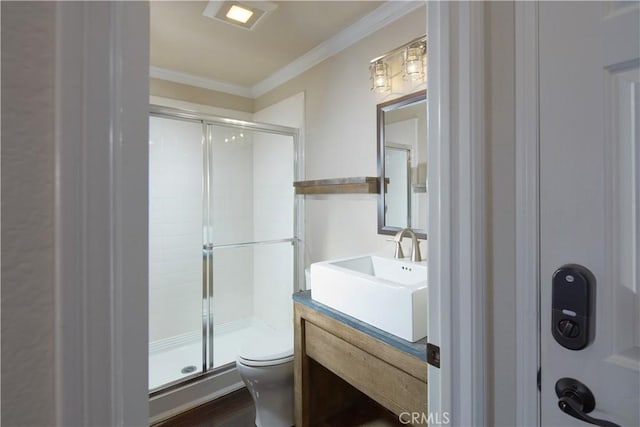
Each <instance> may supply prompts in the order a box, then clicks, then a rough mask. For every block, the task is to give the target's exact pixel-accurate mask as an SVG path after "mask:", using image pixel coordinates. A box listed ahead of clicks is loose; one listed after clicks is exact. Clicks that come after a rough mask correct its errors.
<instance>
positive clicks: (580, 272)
mask: <svg viewBox="0 0 640 427" xmlns="http://www.w3.org/2000/svg"><path fill="white" fill-rule="evenodd" d="M595 284H596V280H595V277H594V275H593V274H592V273H591V272H590V271H589V270H588V269H587V268H586V267H583V266H581V265H575V264H568V265H564V266H562V267H560V268H559V269H558V270H556V272H555V273H553V279H552V287H553V288H552V296H551V333H552V335H553V337H554V338H555V340H556V341H557V342H558V343H559V344H560V345H561V346H563V347H565V348H568V349H570V350H581V349H583V348H585V347H586V346H587V345H588V344H589V342H590V340H591V338H592V336H593V321H594V319H593V299H594V293H595Z"/></svg>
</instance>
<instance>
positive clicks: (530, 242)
mask: <svg viewBox="0 0 640 427" xmlns="http://www.w3.org/2000/svg"><path fill="white" fill-rule="evenodd" d="M538 24H539V21H538V3H537V2H516V3H515V35H516V40H515V43H516V44H515V68H516V79H515V93H516V99H515V104H516V156H515V162H516V167H515V174H516V275H515V277H516V278H517V280H516V307H517V308H518V310H517V311H518V315H517V316H516V319H515V320H516V337H517V338H516V339H517V342H516V424H517V425H529V426H539V425H540V392H539V391H538V370H539V369H540V277H539V275H540V190H539V183H540V139H539V126H540V123H539V116H540V115H539V97H540V95H539V81H538V64H539V51H538Z"/></svg>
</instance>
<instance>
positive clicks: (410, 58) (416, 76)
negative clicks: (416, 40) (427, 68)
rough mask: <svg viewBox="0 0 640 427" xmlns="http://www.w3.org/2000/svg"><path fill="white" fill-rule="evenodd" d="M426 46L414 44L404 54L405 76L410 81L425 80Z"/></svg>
mask: <svg viewBox="0 0 640 427" xmlns="http://www.w3.org/2000/svg"><path fill="white" fill-rule="evenodd" d="M424 50H425V46H424V44H422V43H420V44H414V45H411V46H409V47H407V48H406V49H405V52H404V76H405V78H406V79H409V80H414V81H415V80H424Z"/></svg>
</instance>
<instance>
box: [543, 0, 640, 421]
mask: <svg viewBox="0 0 640 427" xmlns="http://www.w3.org/2000/svg"><path fill="white" fill-rule="evenodd" d="M639 22H640V21H639V4H638V2H622V1H617V2H608V3H604V4H603V3H595V2H593V3H592V2H585V3H575V2H562V3H560V2H544V3H540V4H539V49H540V50H539V60H540V63H539V67H540V68H539V73H540V81H539V84H540V129H539V131H540V168H541V170H540V233H541V237H540V263H541V265H540V268H541V271H540V280H541V300H540V304H541V335H540V337H541V338H540V339H541V369H542V375H541V387H542V388H541V412H542V414H541V424H542V426H545V427H546V426H584V425H587V424H586V423H585V421H580V420H578V419H576V418H574V417H572V416H570V415H568V414H566V413H564V412H563V411H561V409H560V407H559V398H558V397H557V395H556V390H555V387H556V383H557V382H558V380H559V379H561V378H571V379H575V380H578V381H579V382H581V383H582V384H584V385H585V386H587V388H588V389H590V391H591V392H592V393H593V395H594V397H595V409H594V410H593V411H592V412H590V413H589V414H588V416H590V417H594V418H598V419H603V420H608V421H610V422H613V423H615V424H618V425H621V426H640V284H639V283H638V281H639V279H640V270H639V267H638V266H639V265H640V261H639V260H640V247H639V245H640V223H639V219H638V218H639V216H638V211H639V210H640V160H639V159H640V142H639V138H640V118H639V115H640V24H639ZM567 264H579V265H581V266H584V267H586V268H587V269H588V270H589V271H590V272H591V273H592V274H593V275H594V276H595V286H594V289H593V290H592V292H590V296H591V300H592V303H593V308H594V313H593V315H594V316H595V318H593V316H591V317H590V319H594V320H595V321H594V322H593V327H592V328H591V335H593V336H592V337H591V339H590V340H588V344H587V345H586V347H584V348H583V349H581V350H574V349H568V348H565V347H563V346H561V345H560V344H559V343H558V342H556V340H555V339H554V338H553V336H552V332H551V331H552V329H553V328H560V329H561V330H559V331H558V332H559V335H563V334H564V335H569V340H568V341H572V342H573V344H572V345H573V346H574V347H580V346H579V345H575V344H576V339H578V340H579V337H580V334H581V333H582V331H584V327H585V326H584V324H583V323H582V321H583V320H585V319H583V318H582V317H581V315H582V314H583V313H582V310H581V308H580V304H579V301H580V296H579V294H580V292H581V288H582V285H581V281H582V277H583V276H588V273H579V272H578V273H576V272H575V271H573V270H564V271H563V272H561V273H559V275H558V277H557V278H556V281H557V282H558V283H557V284H556V285H555V286H557V288H556V289H557V292H558V293H557V294H556V297H557V299H558V300H560V299H562V298H561V297H563V296H565V297H566V295H569V294H570V295H571V298H569V299H568V300H567V299H565V300H564V301H558V310H559V311H558V312H556V315H557V316H558V317H556V318H555V320H553V321H552V310H551V308H552V299H553V290H552V286H553V285H552V277H553V275H554V272H556V270H558V269H559V268H560V267H562V266H565V265H567ZM563 304H564V306H563ZM563 310H564V311H563ZM561 318H562V319H564V320H565V321H564V322H560V320H559V319H561ZM566 320H569V322H567V321H566ZM572 322H573V323H572ZM586 323H588V321H586ZM577 327H580V328H581V329H580V330H578V329H577ZM574 335H575V336H577V337H574ZM569 344H571V342H569ZM566 385H567V384H565V386H566ZM571 389H572V386H569V387H568V390H567V388H566V387H565V388H563V390H565V391H566V394H567V396H568V399H569V401H570V402H572V404H573V406H574V407H576V406H579V405H576V400H577V399H575V398H573V397H571V395H572V392H571ZM575 390H576V388H575V386H574V388H573V391H574V392H575ZM563 406H564V407H565V408H566V409H567V411H571V405H570V404H568V403H567V399H564V404H563ZM578 409H580V408H578ZM574 411H575V409H574ZM599 425H605V426H608V425H611V424H606V423H600V424H599Z"/></svg>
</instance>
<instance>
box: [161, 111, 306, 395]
mask: <svg viewBox="0 0 640 427" xmlns="http://www.w3.org/2000/svg"><path fill="white" fill-rule="evenodd" d="M150 116H151V117H164V118H168V119H177V120H184V121H190V122H199V123H202V150H203V194H202V197H203V212H202V214H203V228H205V229H206V230H207V231H206V234H207V235H206V236H204V235H203V248H202V249H203V259H205V260H206V262H205V263H204V265H205V267H203V269H204V270H203V281H204V282H205V283H203V284H202V290H203V292H202V306H203V311H202V313H201V316H202V318H203V325H202V339H203V342H202V356H203V357H202V372H197V373H195V374H193V375H190V376H188V377H183V378H181V379H179V380H176V381H172V382H170V383H167V384H165V385H163V386H161V387H158V388H156V389H154V390H153V391H152V392H150V393H149V395H150V396H151V397H153V396H157V395H159V394H163V393H166V392H169V391H171V390H174V389H176V388H178V387H182V386H183V385H184V384H186V383H189V382H194V381H199V380H201V379H203V378H204V377H207V376H210V375H216V374H219V373H222V372H225V371H229V370H231V369H234V368H235V363H233V362H232V363H228V364H226V365H223V366H219V367H217V368H214V367H213V366H214V361H213V335H214V334H213V332H214V330H213V329H214V327H213V314H214V313H213V249H219V248H232V247H248V246H255V245H262V244H274V243H286V242H290V243H291V244H292V245H293V247H294V250H293V292H297V291H299V290H300V288H301V286H300V285H301V284H302V283H304V282H303V280H304V264H303V263H304V228H303V227H302V226H301V225H302V224H303V216H304V198H302V197H300V196H298V195H295V194H293V210H294V212H293V237H292V238H286V239H275V240H265V241H254V242H240V243H231V244H221V245H214V244H213V243H212V236H210V235H209V233H210V231H209V230H210V224H211V213H212V207H211V205H210V202H211V194H212V186H213V182H212V179H213V177H212V174H211V164H210V162H211V155H212V140H211V131H210V129H211V128H210V126H223V127H228V128H234V129H242V130H248V131H253V132H263V133H269V134H276V135H283V136H290V137H292V138H293V180H294V181H299V180H300V179H302V177H303V176H304V161H303V160H304V159H303V155H304V150H303V147H302V144H301V142H300V132H299V130H298V129H296V128H292V127H287V126H280V125H272V124H267V123H259V122H250V121H246V120H238V119H231V118H226V117H221V116H216V115H210V114H202V113H199V112H194V111H188V110H181V109H176V108H169V107H163V106H159V105H151V106H150ZM291 185H292V188H293V182H292V183H291ZM205 313H206V314H205Z"/></svg>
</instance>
